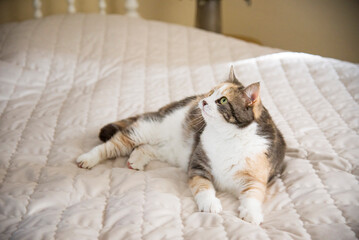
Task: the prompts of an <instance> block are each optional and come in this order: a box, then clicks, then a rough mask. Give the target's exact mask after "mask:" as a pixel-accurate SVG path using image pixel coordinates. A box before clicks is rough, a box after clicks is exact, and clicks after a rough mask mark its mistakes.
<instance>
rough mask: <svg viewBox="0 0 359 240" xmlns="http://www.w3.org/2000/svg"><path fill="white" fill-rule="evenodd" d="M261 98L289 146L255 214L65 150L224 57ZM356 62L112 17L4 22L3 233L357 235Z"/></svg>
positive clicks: (158, 167)
mask: <svg viewBox="0 0 359 240" xmlns="http://www.w3.org/2000/svg"><path fill="white" fill-rule="evenodd" d="M232 64H233V65H234V68H235V72H236V75H237V76H238V78H239V80H240V81H242V82H243V83H244V84H245V85H246V84H250V83H253V82H257V81H260V82H261V96H262V101H263V102H264V105H265V106H266V107H267V108H268V110H269V112H270V113H271V115H272V116H273V119H274V120H275V122H276V123H277V125H278V127H279V128H280V130H281V131H282V133H283V135H284V137H285V139H286V142H287V145H288V149H287V152H286V157H285V164H286V166H285V170H284V173H283V175H282V176H281V177H279V178H278V179H276V181H274V182H273V184H272V185H271V186H270V187H269V189H268V191H267V196H266V199H265V203H264V223H262V224H261V225H260V226H255V225H252V224H250V223H247V222H244V221H243V220H241V219H239V218H238V212H237V208H238V205H239V202H238V200H237V199H236V198H235V197H234V196H232V195H231V194H230V193H226V192H219V193H218V196H219V198H220V200H221V202H222V205H223V212H222V213H221V214H210V213H203V212H198V211H197V207H196V204H195V202H194V199H193V197H192V195H191V192H190V190H189V188H188V186H187V177H186V173H185V172H184V171H182V170H180V169H178V168H176V167H173V166H170V165H168V164H166V163H162V162H159V161H153V162H151V163H150V164H149V165H148V166H147V167H146V170H145V171H144V172H138V171H134V170H130V169H127V168H126V167H125V162H126V159H124V158H118V159H116V160H110V161H106V162H104V163H103V164H100V165H98V166H96V167H95V168H93V169H92V170H85V169H80V168H78V167H77V165H76V163H75V159H76V158H77V157H78V156H79V155H80V154H82V153H84V152H86V151H88V150H90V149H91V148H92V147H94V146H96V145H97V144H99V143H100V141H99V139H98V138H97V134H98V131H99V129H100V128H101V127H102V126H103V125H104V124H107V123H109V122H111V121H114V120H118V119H121V118H125V117H128V116H131V115H134V114H139V113H142V112H145V111H153V110H156V109H158V108H159V107H161V106H163V105H165V104H167V103H169V102H171V101H174V100H179V99H181V98H183V97H186V96H189V95H193V94H199V93H203V92H205V91H208V90H209V89H210V88H211V87H213V86H214V84H216V83H218V82H220V81H222V80H224V79H225V78H226V77H227V75H228V73H229V66H230V65H232ZM358 100H359V66H358V65H356V64H352V63H348V62H343V61H339V60H334V59H327V58H323V57H320V56H313V55H309V54H303V53H292V52H284V51H281V50H277V49H272V48H266V47H260V46H257V45H254V44H250V43H247V42H244V41H239V40H236V39H232V38H227V37H225V36H222V35H217V34H212V33H208V32H205V31H201V30H197V29H194V28H188V27H183V26H178V25H171V24H166V23H160V22H154V21H146V20H141V19H132V18H126V17H123V16H118V15H107V16H105V15H84V14H75V15H56V16H51V17H46V18H44V19H42V20H30V21H25V22H21V23H10V24H5V25H1V26H0V141H1V142H0V239H22V240H24V239H81V240H82V239H146V240H149V239H156V240H157V239H207V240H209V239H326V240H327V239H356V238H358V237H359V185H358V181H359V167H358V162H359V136H358V131H359V107H358Z"/></svg>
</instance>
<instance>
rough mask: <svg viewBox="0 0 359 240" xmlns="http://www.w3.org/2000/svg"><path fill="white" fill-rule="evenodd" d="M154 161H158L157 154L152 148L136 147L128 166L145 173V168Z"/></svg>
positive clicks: (148, 146) (146, 146) (145, 146)
mask: <svg viewBox="0 0 359 240" xmlns="http://www.w3.org/2000/svg"><path fill="white" fill-rule="evenodd" d="M153 159H156V154H155V151H154V149H153V147H152V146H150V145H148V144H146V145H140V146H138V147H136V148H135V149H134V150H133V151H132V153H131V155H130V157H129V158H128V161H127V166H128V168H130V169H134V170H141V171H143V170H144V168H145V166H146V165H147V164H148V163H149V162H150V161H151V160H153Z"/></svg>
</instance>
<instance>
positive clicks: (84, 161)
mask: <svg viewBox="0 0 359 240" xmlns="http://www.w3.org/2000/svg"><path fill="white" fill-rule="evenodd" d="M76 162H77V166H79V167H80V168H87V169H91V168H93V167H94V166H96V164H97V163H98V162H99V161H98V159H97V158H96V157H94V156H91V154H88V153H85V154H82V155H81V156H79V157H78V158H77V160H76Z"/></svg>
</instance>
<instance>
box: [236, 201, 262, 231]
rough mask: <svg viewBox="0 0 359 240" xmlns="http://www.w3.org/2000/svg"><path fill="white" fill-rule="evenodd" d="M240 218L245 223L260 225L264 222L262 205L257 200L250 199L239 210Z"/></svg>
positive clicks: (243, 202)
mask: <svg viewBox="0 0 359 240" xmlns="http://www.w3.org/2000/svg"><path fill="white" fill-rule="evenodd" d="M238 211H239V217H240V218H242V219H243V220H244V221H247V222H250V223H253V224H256V225H259V224H261V223H262V222H263V214H262V207H261V203H260V202H259V201H258V200H257V199H253V198H248V199H244V200H243V201H242V202H241V205H240V206H239V208H238Z"/></svg>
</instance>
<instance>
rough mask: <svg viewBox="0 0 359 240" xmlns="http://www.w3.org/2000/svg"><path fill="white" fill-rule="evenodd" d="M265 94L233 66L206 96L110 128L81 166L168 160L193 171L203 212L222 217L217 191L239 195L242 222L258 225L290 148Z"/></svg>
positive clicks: (191, 185)
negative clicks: (239, 75) (271, 185)
mask: <svg viewBox="0 0 359 240" xmlns="http://www.w3.org/2000/svg"><path fill="white" fill-rule="evenodd" d="M259 90H260V84H259V83H253V84H251V85H249V86H247V87H244V86H243V85H242V84H241V83H240V82H239V81H238V79H237V78H236V76H235V74H234V70H233V66H232V67H231V70H230V74H229V78H228V79H227V80H226V81H224V82H222V83H220V84H219V85H217V86H215V87H214V88H213V89H212V90H211V91H210V92H208V93H206V94H202V95H197V96H191V97H187V98H185V99H183V100H181V101H177V102H173V103H171V104H169V105H166V106H164V107H162V108H161V109H159V110H158V111H157V112H150V113H145V114H142V115H138V116H134V117H130V118H127V119H124V120H121V121H118V122H114V123H110V124H108V125H106V126H104V127H103V128H102V129H101V130H100V134H99V138H100V139H101V140H102V141H103V142H104V143H103V144H101V145H99V146H97V147H95V148H93V149H92V150H91V151H90V152H88V153H85V154H82V155H81V156H80V157H79V158H78V159H77V163H78V166H79V167H81V168H88V169H90V168H92V167H94V166H95V165H96V164H98V163H99V162H101V161H103V160H105V159H108V158H114V157H116V156H120V155H121V156H129V159H128V162H127V165H128V167H129V168H131V169H135V170H144V167H145V165H146V164H148V163H149V162H150V161H151V160H154V159H158V160H161V161H166V162H168V163H170V164H173V165H176V166H179V167H180V168H182V169H184V170H186V171H187V173H188V179H189V181H188V184H189V188H190V189H191V192H192V193H193V196H194V199H195V201H196V203H197V206H198V209H199V210H200V211H204V212H212V213H220V212H221V211H222V206H221V202H220V200H219V199H218V198H217V197H216V190H215V188H216V189H218V190H221V191H228V192H231V193H233V194H234V195H235V196H237V197H238V198H239V200H240V201H239V202H240V206H239V208H238V211H239V217H240V218H242V219H243V220H245V221H248V222H251V223H254V224H257V225H258V224H260V223H262V222H263V214H262V202H263V199H264V197H265V192H266V188H267V183H269V182H270V180H271V179H272V178H273V177H274V176H276V175H277V174H280V173H281V171H282V166H283V158H284V153H285V148H286V144H285V141H284V138H283V136H282V134H281V132H280V131H279V129H278V128H277V127H276V125H275V124H274V122H273V120H272V118H271V116H270V115H269V113H268V111H267V109H266V108H265V107H264V106H263V104H262V102H261V100H260V96H259Z"/></svg>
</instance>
